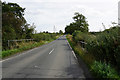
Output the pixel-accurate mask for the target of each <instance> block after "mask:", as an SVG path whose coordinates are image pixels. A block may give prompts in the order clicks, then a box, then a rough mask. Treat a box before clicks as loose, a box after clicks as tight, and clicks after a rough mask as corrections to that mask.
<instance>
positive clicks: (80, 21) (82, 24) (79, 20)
mask: <svg viewBox="0 0 120 80" xmlns="http://www.w3.org/2000/svg"><path fill="white" fill-rule="evenodd" d="M73 19H74V21H75V22H73V23H70V25H67V26H66V28H65V33H69V34H72V33H73V32H74V31H75V30H80V31H81V32H88V26H89V25H88V22H87V21H86V17H85V16H84V15H82V14H79V13H78V12H76V13H75V16H74V17H73Z"/></svg>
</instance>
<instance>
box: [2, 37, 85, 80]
mask: <svg viewBox="0 0 120 80" xmlns="http://www.w3.org/2000/svg"><path fill="white" fill-rule="evenodd" d="M2 70H3V71H2V72H3V74H2V77H3V78H85V75H84V70H83V69H82V68H81V67H80V65H79V64H78V61H77V59H76V57H75V55H74V54H73V51H72V49H71V48H70V46H69V45H68V42H67V40H66V37H65V36H61V37H60V38H58V39H57V40H55V41H53V42H51V43H48V44H46V45H43V46H41V47H37V48H34V49H31V50H28V51H26V52H23V53H22V54H19V55H16V56H13V57H11V58H8V59H6V60H3V61H2Z"/></svg>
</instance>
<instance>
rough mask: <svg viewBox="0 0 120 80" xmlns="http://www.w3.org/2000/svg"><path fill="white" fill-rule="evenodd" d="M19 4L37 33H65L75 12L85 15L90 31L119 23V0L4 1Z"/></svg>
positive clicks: (100, 29) (101, 29)
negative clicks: (60, 31)
mask: <svg viewBox="0 0 120 80" xmlns="http://www.w3.org/2000/svg"><path fill="white" fill-rule="evenodd" d="M2 1H6V2H13V3H18V4H19V5H20V6H21V7H23V8H26V10H25V16H24V17H25V19H26V20H27V22H28V23H29V24H31V25H32V23H34V24H35V26H36V30H37V32H42V31H49V32H53V31H54V26H55V31H56V32H57V31H59V30H62V31H64V29H65V27H66V25H69V24H70V23H71V22H73V18H72V17H73V16H74V13H75V12H79V13H81V14H83V15H84V16H85V17H86V18H87V21H88V24H89V26H88V27H89V31H103V30H104V27H103V25H102V23H104V25H105V27H106V28H107V29H108V28H110V27H111V26H112V24H111V22H118V2H119V0H2Z"/></svg>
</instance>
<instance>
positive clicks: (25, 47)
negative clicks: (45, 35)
mask: <svg viewBox="0 0 120 80" xmlns="http://www.w3.org/2000/svg"><path fill="white" fill-rule="evenodd" d="M59 36H60V35H58V36H56V38H54V39H50V40H47V41H39V42H35V41H34V42H22V43H20V44H19V48H14V49H10V50H6V51H2V55H1V56H0V57H2V59H4V58H6V57H9V56H11V55H14V54H17V53H21V52H23V51H26V50H29V49H32V48H35V47H38V46H41V45H43V44H47V43H50V42H52V41H53V40H55V39H57V38H58V37H59Z"/></svg>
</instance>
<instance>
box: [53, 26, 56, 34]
mask: <svg viewBox="0 0 120 80" xmlns="http://www.w3.org/2000/svg"><path fill="white" fill-rule="evenodd" d="M53 31H54V33H55V31H56V28H55V25H54V27H53Z"/></svg>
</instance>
